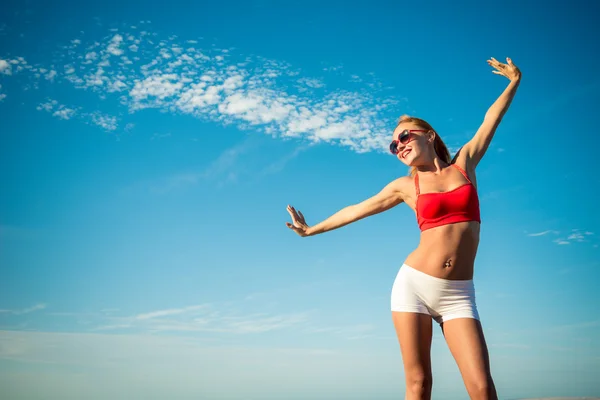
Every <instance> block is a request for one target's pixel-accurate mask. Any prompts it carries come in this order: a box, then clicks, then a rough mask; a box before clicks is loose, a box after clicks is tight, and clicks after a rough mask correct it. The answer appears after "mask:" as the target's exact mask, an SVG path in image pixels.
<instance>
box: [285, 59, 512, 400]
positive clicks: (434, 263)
mask: <svg viewBox="0 0 600 400" xmlns="http://www.w3.org/2000/svg"><path fill="white" fill-rule="evenodd" d="M506 61H507V62H506V63H501V62H499V61H497V60H496V59H495V58H493V57H492V58H491V59H489V60H487V63H488V64H489V65H490V66H491V67H492V68H494V70H493V71H492V72H493V73H495V74H498V75H502V76H504V77H506V78H508V79H509V84H508V86H507V87H506V89H505V90H504V91H503V92H502V94H501V95H500V96H499V97H498V99H497V100H496V101H495V102H494V104H492V106H491V107H490V108H489V110H488V111H487V112H486V114H485V117H484V120H483V123H482V124H481V126H480V127H479V129H478V130H477V132H476V133H475V135H474V136H473V138H471V140H469V141H468V142H467V143H466V144H465V145H464V146H463V147H462V148H461V150H459V152H458V153H457V154H456V156H455V157H454V159H453V160H452V161H451V163H455V164H456V165H457V166H459V167H461V168H462V169H463V170H464V171H466V173H467V175H468V176H469V179H470V180H471V181H472V182H473V184H474V185H475V186H476V185H477V179H476V175H475V171H476V167H477V165H478V164H479V162H480V161H481V159H482V158H483V156H484V155H485V153H486V151H487V149H488V147H489V145H490V143H491V141H492V139H493V137H494V134H495V132H496V129H497V127H498V125H499V124H500V122H501V121H502V118H503V116H504V114H505V113H506V111H507V110H508V108H509V106H510V103H511V102H512V99H513V97H514V95H515V94H516V91H517V89H518V87H519V84H520V82H521V72H520V71H519V69H518V68H517V67H516V66H515V65H514V64H513V62H512V60H511V59H510V58H507V59H506ZM405 129H416V130H419V129H423V127H421V126H419V125H417V124H415V123H412V122H410V123H409V122H403V123H400V124H399V125H398V126H397V127H396V129H394V132H393V136H392V139H397V138H398V135H399V134H400V133H401V132H402V131H403V130H405ZM414 135H415V136H414V139H413V140H411V141H410V142H409V143H407V144H406V145H401V144H399V145H398V146H399V147H398V150H399V153H398V155H397V158H398V160H399V161H401V162H402V163H404V164H405V165H407V166H409V167H416V169H417V173H418V175H419V187H420V192H421V194H424V193H430V192H448V191H450V190H453V189H455V188H457V187H459V186H461V185H464V184H466V183H468V181H467V180H466V179H465V177H464V176H463V175H462V174H461V173H460V172H459V171H458V169H456V168H454V167H451V166H450V165H449V164H448V163H446V162H444V161H443V160H442V159H440V158H439V157H438V155H437V154H436V153H435V150H434V147H433V142H434V139H435V136H436V135H437V133H436V132H435V131H433V130H430V131H427V132H418V133H415V134H414ZM416 201H417V193H416V189H415V183H414V178H413V177H409V176H404V177H400V178H398V179H396V180H394V181H392V182H390V183H389V184H387V185H386V186H385V187H384V188H383V189H382V190H381V191H380V192H379V193H377V194H376V195H374V196H372V197H370V198H368V199H366V200H364V201H362V202H361V203H358V204H354V205H351V206H348V207H345V208H343V209H341V210H340V211H338V212H336V213H335V214H333V215H332V216H330V217H329V218H327V219H326V220H324V221H322V222H320V223H318V224H316V225H314V226H309V225H308V224H306V220H305V218H304V215H302V213H301V212H300V211H299V210H296V209H295V208H294V207H292V206H289V205H288V207H287V211H288V212H289V214H290V216H291V218H292V223H289V222H287V223H286V225H287V227H288V228H290V229H291V230H293V231H294V232H296V233H297V234H298V235H300V236H302V237H306V236H314V235H318V234H321V233H324V232H328V231H330V230H333V229H338V228H341V227H342V226H345V225H348V224H350V223H352V222H355V221H358V220H360V219H363V218H366V217H368V216H371V215H374V214H378V213H381V212H384V211H386V210H389V209H391V208H393V207H395V206H397V205H399V204H401V203H405V204H406V205H408V206H409V207H410V208H411V209H412V210H413V211H414V212H415V209H416ZM478 245H479V223H478V222H476V221H471V222H461V223H455V224H449V225H443V226H439V227H436V228H432V229H428V230H425V231H423V232H422V233H421V238H420V242H419V245H418V246H417V248H416V249H415V250H414V251H413V252H412V253H410V254H409V255H408V257H407V258H406V260H405V263H406V264H408V265H410V266H412V267H413V268H415V269H418V270H420V271H422V272H424V273H426V274H429V275H431V276H435V277H438V278H442V279H449V280H468V279H472V278H473V270H474V264H475V257H476V254H477V248H478ZM392 321H393V323H394V327H395V329H396V333H397V336H398V341H399V344H400V350H401V353H402V360H403V364H404V372H405V377H406V399H407V400H414V399H430V398H431V389H432V383H433V381H432V374H431V358H430V351H431V339H432V318H431V316H429V315H426V314H418V313H410V312H392ZM441 328H442V331H443V333H444V337H445V339H446V343H447V344H448V347H449V349H450V352H451V353H452V356H453V357H454V359H455V361H456V363H457V365H458V368H459V370H460V373H461V375H462V378H463V381H464V384H465V387H466V389H467V392H468V393H469V396H470V398H471V399H478V400H479V399H486V400H487V399H493V400H495V399H497V398H498V396H497V394H496V389H495V387H494V381H493V379H492V376H491V372H490V362H489V355H488V349H487V345H486V342H485V337H484V334H483V329H482V326H481V323H480V322H479V321H478V320H475V319H472V318H456V319H452V320H450V321H447V322H444V323H443V324H442V325H441Z"/></svg>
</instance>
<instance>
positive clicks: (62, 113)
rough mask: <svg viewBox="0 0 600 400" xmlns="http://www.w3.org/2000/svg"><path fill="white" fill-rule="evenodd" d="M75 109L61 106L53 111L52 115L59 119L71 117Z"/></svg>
mask: <svg viewBox="0 0 600 400" xmlns="http://www.w3.org/2000/svg"><path fill="white" fill-rule="evenodd" d="M75 113H76V111H75V110H73V109H71V108H62V109H60V110H57V111H55V112H54V113H53V114H52V115H53V116H55V117H58V118H60V119H71V118H72V117H73V116H74V115H75Z"/></svg>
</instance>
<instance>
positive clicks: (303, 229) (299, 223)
mask: <svg viewBox="0 0 600 400" xmlns="http://www.w3.org/2000/svg"><path fill="white" fill-rule="evenodd" d="M287 211H288V212H289V213H290V216H291V217H292V223H291V224H290V223H289V222H286V223H285V224H286V225H287V227H288V228H290V229H292V230H293V231H294V232H296V233H297V234H298V235H300V236H302V237H304V236H308V228H309V226H308V225H307V224H306V221H305V220H304V215H302V213H301V212H300V210H298V211H296V209H295V208H294V207H292V206H289V205H288V206H287Z"/></svg>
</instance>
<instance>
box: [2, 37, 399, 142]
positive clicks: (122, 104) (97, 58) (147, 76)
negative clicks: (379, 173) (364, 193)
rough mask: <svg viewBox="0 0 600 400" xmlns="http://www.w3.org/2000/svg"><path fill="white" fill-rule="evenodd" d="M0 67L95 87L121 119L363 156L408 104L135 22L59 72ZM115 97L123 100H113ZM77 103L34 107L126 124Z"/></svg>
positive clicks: (82, 45)
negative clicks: (145, 116) (232, 129)
mask: <svg viewBox="0 0 600 400" xmlns="http://www.w3.org/2000/svg"><path fill="white" fill-rule="evenodd" d="M327 70H328V71H339V70H340V68H338V67H334V68H330V69H327ZM0 72H1V73H3V74H5V75H8V74H10V75H13V77H14V76H16V75H19V74H26V75H27V76H28V77H30V78H31V79H33V80H34V84H33V87H34V88H35V87H38V86H36V84H35V81H36V79H37V80H40V79H42V80H48V81H49V82H50V83H51V84H56V85H65V84H66V85H70V86H72V87H75V88H76V89H82V90H86V91H91V92H93V93H96V94H97V95H98V96H99V98H101V99H106V104H108V105H109V106H111V109H114V108H115V107H114V106H118V107H119V110H120V111H119V115H128V114H130V113H134V112H136V111H139V110H143V109H148V108H153V109H157V110H160V111H161V112H169V113H172V114H189V115H192V116H194V117H197V118H199V119H203V120H210V121H213V122H216V123H220V124H223V125H230V124H235V125H236V126H238V127H239V128H241V129H249V130H254V131H262V132H264V133H267V134H269V135H272V136H276V137H282V138H283V137H292V138H302V139H304V140H307V141H308V142H311V143H319V142H331V143H337V144H339V145H341V146H345V147H350V148H351V149H353V150H355V151H357V152H367V151H374V150H375V151H377V150H380V151H385V147H386V143H387V141H388V139H389V135H390V125H389V124H388V122H386V120H395V118H396V117H397V114H399V113H400V112H401V110H397V109H394V107H396V106H397V105H398V104H399V103H400V102H401V101H404V100H403V99H399V98H394V97H393V96H392V95H389V94H386V95H385V96H382V97H377V93H378V92H380V91H381V90H385V89H383V85H382V84H381V83H380V82H378V81H377V79H376V77H374V76H371V77H370V82H368V83H365V84H364V88H362V89H361V88H360V87H359V88H357V90H355V91H347V90H342V89H335V88H330V89H329V90H328V91H327V92H324V91H322V88H323V87H324V86H325V84H326V83H325V82H326V80H327V76H325V77H312V76H302V72H301V71H300V70H295V69H294V68H292V67H291V66H290V65H288V64H286V63H283V62H279V61H275V60H268V59H265V58H262V57H256V56H244V55H242V54H238V53H236V52H235V51H234V50H233V49H216V48H214V47H211V46H209V48H208V49H202V48H199V47H198V44H197V43H195V42H193V41H189V40H179V39H178V38H177V37H175V36H171V37H168V38H160V37H159V36H158V35H157V34H154V33H151V32H148V31H146V30H141V31H140V30H138V29H132V28H131V27H127V28H126V29H119V30H118V31H116V32H114V33H110V34H109V35H107V36H106V37H104V39H102V40H100V41H96V40H92V41H87V39H84V37H81V38H74V39H72V40H70V41H69V43H68V44H67V45H65V46H63V52H62V55H61V56H60V57H59V59H58V60H55V63H54V64H53V68H49V67H47V66H44V65H37V64H36V65H31V64H29V63H27V61H26V60H25V59H24V58H23V57H12V58H7V59H1V60H0ZM326 75H327V74H326ZM355 80H356V79H355ZM359 83H360V82H357V84H359ZM307 90H309V91H311V93H309V94H307V93H306V91H307ZM117 98H118V104H115V103H114V102H113V103H110V99H117ZM81 107H83V105H77V106H69V107H67V106H61V105H60V104H59V102H58V101H56V100H52V101H51V102H50V103H43V104H41V105H40V106H39V107H38V108H39V109H40V110H45V111H48V112H52V113H53V115H54V116H56V117H58V118H61V119H71V118H72V117H73V116H74V115H75V114H76V113H77V114H80V117H81V118H82V119H84V120H88V121H90V122H91V123H94V124H96V125H98V126H100V127H102V128H103V129H105V130H107V131H115V130H117V129H118V126H119V123H120V120H119V118H118V117H117V116H114V115H112V113H110V112H106V111H105V110H97V111H93V112H86V113H78V110H79V109H80V108H81ZM125 122H127V121H125Z"/></svg>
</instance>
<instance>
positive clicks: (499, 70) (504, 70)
mask: <svg viewBox="0 0 600 400" xmlns="http://www.w3.org/2000/svg"><path fill="white" fill-rule="evenodd" d="M487 63H488V64H489V65H491V66H492V67H493V68H495V71H492V72H493V73H494V74H497V75H502V76H505V77H507V78H508V79H510V81H511V82H518V81H519V80H521V71H520V70H519V68H518V67H517V66H516V65H515V64H513V62H512V60H511V59H510V58H508V57H506V64H503V63H501V62H500V61H498V60H496V59H495V58H494V57H492V58H491V59H489V60H487Z"/></svg>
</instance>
